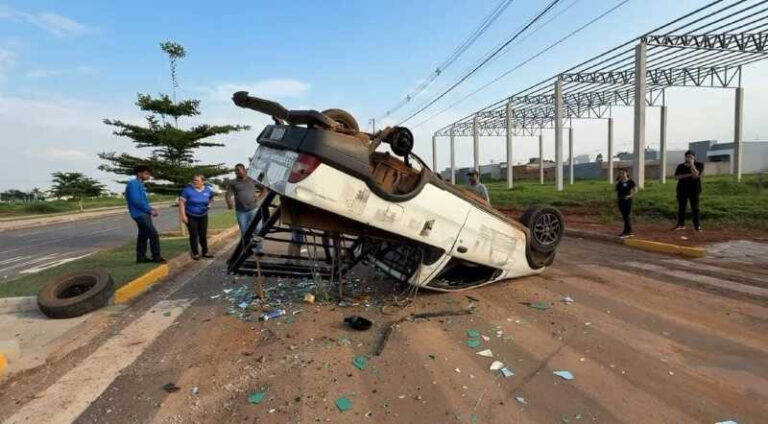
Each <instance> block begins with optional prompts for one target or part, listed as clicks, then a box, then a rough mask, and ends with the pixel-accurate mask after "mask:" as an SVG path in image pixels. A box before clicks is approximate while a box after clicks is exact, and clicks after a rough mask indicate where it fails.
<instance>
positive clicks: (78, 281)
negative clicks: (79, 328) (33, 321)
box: [37, 269, 115, 319]
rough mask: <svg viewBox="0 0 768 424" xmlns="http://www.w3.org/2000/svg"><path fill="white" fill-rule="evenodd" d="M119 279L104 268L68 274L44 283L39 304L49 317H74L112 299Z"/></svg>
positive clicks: (38, 295) (99, 306)
mask: <svg viewBox="0 0 768 424" xmlns="http://www.w3.org/2000/svg"><path fill="white" fill-rule="evenodd" d="M114 287H115V282H114V280H112V276H111V275H109V273H108V272H107V271H106V270H104V269H95V270H92V271H85V272H78V273H74V274H69V275H64V276H62V277H59V278H57V279H56V280H54V281H53V282H51V283H49V284H48V285H46V286H45V287H43V288H42V289H41V290H40V292H39V293H38V294H37V306H38V307H39V308H40V311H41V312H42V313H43V314H45V315H46V316H47V317H48V318H57V319H58V318H74V317H79V316H81V315H84V314H87V313H88V312H91V311H94V310H96V309H99V308H101V307H102V306H104V305H106V304H107V302H109V299H110V298H111V297H112V293H113V292H114Z"/></svg>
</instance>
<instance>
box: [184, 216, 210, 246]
mask: <svg viewBox="0 0 768 424" xmlns="http://www.w3.org/2000/svg"><path fill="white" fill-rule="evenodd" d="M187 229H188V230H189V250H191V251H192V255H198V254H199V253H200V251H199V250H198V249H197V246H198V244H200V248H201V249H202V253H203V255H206V254H208V215H203V216H192V215H187Z"/></svg>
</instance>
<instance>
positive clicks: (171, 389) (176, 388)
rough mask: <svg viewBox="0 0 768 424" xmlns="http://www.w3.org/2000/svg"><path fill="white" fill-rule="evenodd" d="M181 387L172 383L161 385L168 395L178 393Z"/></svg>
mask: <svg viewBox="0 0 768 424" xmlns="http://www.w3.org/2000/svg"><path fill="white" fill-rule="evenodd" d="M179 389H181V387H179V386H177V385H175V384H173V383H166V384H164V385H163V390H165V391H166V392H168V393H175V392H178V391H179Z"/></svg>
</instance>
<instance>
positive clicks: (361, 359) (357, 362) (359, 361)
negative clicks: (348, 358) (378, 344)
mask: <svg viewBox="0 0 768 424" xmlns="http://www.w3.org/2000/svg"><path fill="white" fill-rule="evenodd" d="M367 363H368V360H367V359H365V356H358V357H356V358H355V359H353V360H352V365H354V366H355V368H357V369H359V370H360V371H362V370H364V369H365V366H366V364H367Z"/></svg>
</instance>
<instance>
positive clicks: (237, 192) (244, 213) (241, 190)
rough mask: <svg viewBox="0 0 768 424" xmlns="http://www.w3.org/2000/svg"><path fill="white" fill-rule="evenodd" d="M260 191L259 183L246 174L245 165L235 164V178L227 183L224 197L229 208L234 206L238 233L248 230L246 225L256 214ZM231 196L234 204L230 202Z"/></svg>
mask: <svg viewBox="0 0 768 424" xmlns="http://www.w3.org/2000/svg"><path fill="white" fill-rule="evenodd" d="M260 193H261V188H260V186H259V183H257V182H256V181H254V180H253V179H251V177H249V176H248V173H247V172H246V170H245V165H243V164H242V163H238V164H237V165H235V179H234V180H231V181H230V182H229V184H227V193H226V195H225V196H224V199H225V200H226V202H227V207H228V208H229V209H232V208H233V207H234V208H235V216H236V217H237V225H238V226H239V227H240V234H245V232H246V231H247V230H248V225H250V223H251V221H253V218H254V217H255V216H256V212H257V211H258V208H257V206H258V204H259V195H260ZM233 197H234V204H233V202H232V198H233Z"/></svg>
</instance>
